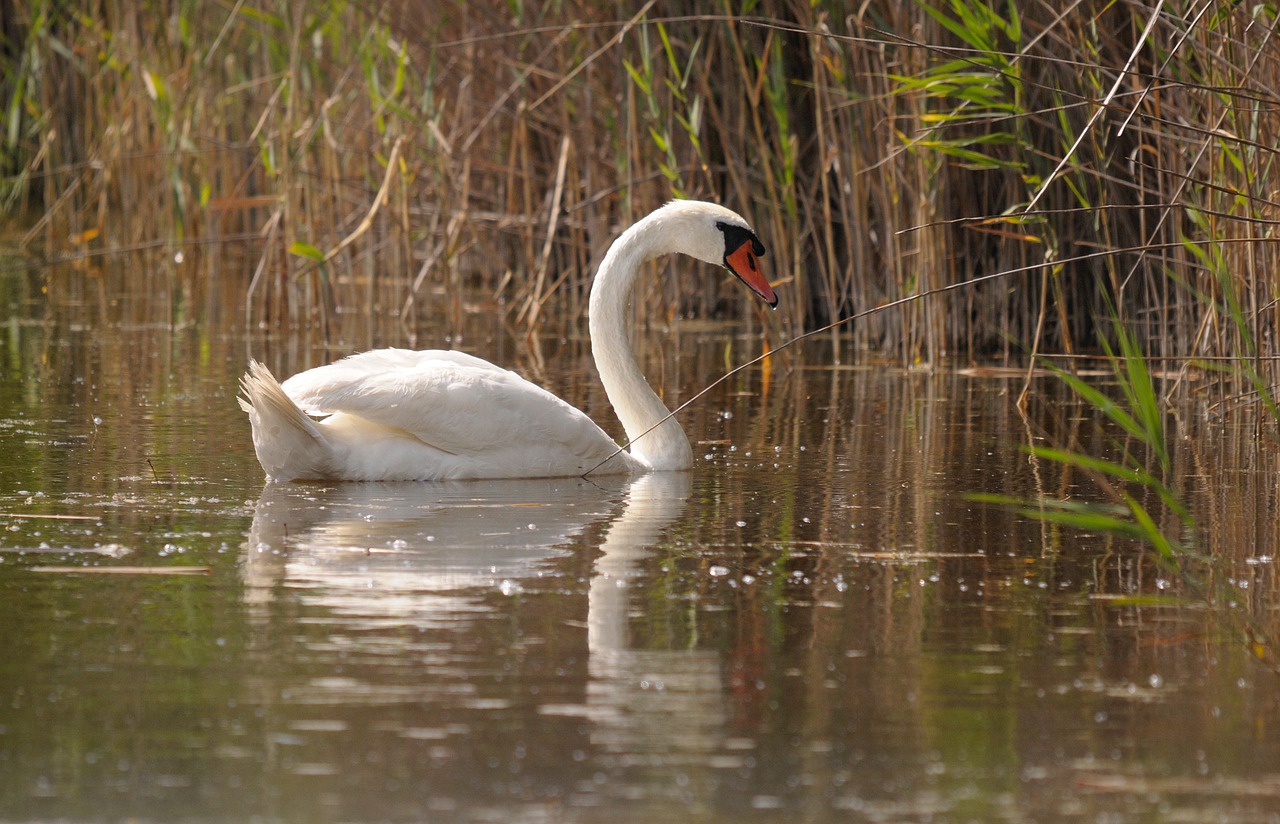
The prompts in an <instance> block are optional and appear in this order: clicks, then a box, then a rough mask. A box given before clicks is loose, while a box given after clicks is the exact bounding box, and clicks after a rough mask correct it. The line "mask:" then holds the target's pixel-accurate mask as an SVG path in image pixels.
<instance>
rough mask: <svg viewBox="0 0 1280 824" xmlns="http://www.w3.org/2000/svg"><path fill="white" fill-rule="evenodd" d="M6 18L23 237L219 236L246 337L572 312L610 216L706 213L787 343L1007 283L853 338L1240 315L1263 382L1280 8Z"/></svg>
mask: <svg viewBox="0 0 1280 824" xmlns="http://www.w3.org/2000/svg"><path fill="white" fill-rule="evenodd" d="M3 5H4V8H3V9H2V11H3V15H0V17H3V24H2V25H3V27H4V48H3V49H0V63H2V64H3V65H0V106H2V111H3V115H4V116H3V123H2V124H0V125H2V128H3V132H2V133H3V139H2V140H0V176H2V177H0V202H3V203H4V204H5V207H6V210H7V211H8V212H9V213H10V214H11V215H12V216H15V217H20V218H21V219H22V220H23V221H24V223H25V225H26V227H27V231H26V234H25V237H24V238H23V241H24V243H23V246H24V248H25V249H26V250H27V251H28V252H29V253H30V254H33V255H38V256H42V257H45V258H49V259H58V258H62V257H66V256H70V255H85V254H106V253H111V252H114V251H118V250H124V249H130V248H136V247H139V246H145V245H155V244H170V245H172V246H174V247H175V248H177V247H179V246H180V247H182V248H183V249H187V250H188V253H189V254H193V252H192V251H191V250H195V249H198V250H200V251H201V252H202V255H201V257H200V260H201V262H202V264H203V265H204V266H205V267H206V270H207V271H208V272H209V273H210V276H212V275H213V274H214V273H218V274H221V273H225V272H226V271H227V267H228V266H229V265H231V264H233V263H234V264H235V265H236V266H237V267H238V269H239V270H241V271H240V274H241V276H243V277H246V289H245V292H246V295H245V311H246V313H247V315H248V319H249V321H250V322H252V323H264V324H269V325H273V326H281V325H282V326H286V327H287V326H290V325H317V324H320V325H330V324H335V323H337V324H341V323H343V322H344V321H343V318H346V317H349V316H351V315H352V314H359V315H377V316H382V317H386V316H393V317H399V318H400V319H401V320H402V322H403V323H404V325H405V327H406V329H408V330H410V331H412V330H413V329H415V328H416V327H417V324H418V319H419V318H421V317H422V313H431V314H433V315H437V316H438V315H440V314H446V315H449V316H452V317H458V316H460V314H461V313H463V312H466V311H469V310H470V309H473V308H475V304H474V302H473V301H474V300H475V299H476V298H475V296H476V295H482V296H485V297H484V298H483V300H482V304H481V305H483V306H491V307H494V308H497V309H499V310H500V311H502V312H503V313H504V314H505V316H506V317H507V318H508V319H509V320H510V321H511V322H513V323H519V324H523V325H525V326H528V327H529V328H534V327H536V326H537V325H540V324H544V323H552V324H561V325H564V326H566V327H568V326H572V327H573V328H577V326H578V320H579V318H578V313H579V312H580V311H581V306H582V297H583V295H584V294H585V290H586V288H587V284H588V282H589V277H590V273H591V272H592V271H593V269H594V266H595V264H596V263H597V262H598V261H599V260H600V258H601V257H602V255H603V251H604V249H605V248H606V247H607V245H608V243H609V241H610V240H611V238H612V237H613V236H614V234H615V233H616V232H617V230H618V228H619V226H621V225H622V224H625V223H626V222H628V221H630V220H632V219H634V218H636V217H637V216H639V215H640V214H642V213H643V212H645V211H647V210H648V209H650V208H651V207H653V206H655V205H657V204H658V203H660V202H661V201H663V200H665V199H667V198H669V197H672V196H687V197H705V198H711V199H715V200H719V201H722V202H724V203H726V204H728V205H730V206H733V207H735V208H737V209H738V210H740V211H741V212H743V213H744V214H746V215H748V216H749V217H750V218H751V219H752V221H753V222H754V224H755V225H756V227H757V229H758V230H759V232H760V233H761V235H762V237H763V238H764V240H765V243H766V245H767V246H768V247H769V250H770V254H769V257H768V258H767V261H766V262H767V264H768V266H769V267H770V270H771V271H772V272H773V273H774V274H775V276H776V278H777V279H779V280H782V281H784V284H783V288H782V289H781V290H780V292H781V294H782V296H783V305H782V307H781V308H782V311H781V312H780V313H779V314H777V315H773V316H770V317H769V319H768V323H770V324H775V325H776V328H775V331H774V333H775V334H777V335H786V334H790V333H794V332H798V331H800V330H802V329H807V328H813V327H814V326H816V325H818V324H821V323H824V322H829V321H831V320H834V319H837V318H840V317H843V316H846V315H849V314H851V313H854V312H859V311H864V310H867V309H869V308H873V307H875V306H877V305H880V304H882V303H886V302H888V301H891V300H895V299H899V298H901V297H903V296H906V295H911V294H916V293H919V292H923V291H927V290H930V289H936V288H938V287H941V286H946V285H950V284H955V283H960V282H963V281H965V280H968V279H969V278H971V277H973V276H975V275H979V274H990V273H991V272H999V271H1007V272H1009V273H1010V274H1009V276H1008V277H1006V278H1001V279H995V280H991V281H987V282H985V283H984V284H983V285H981V286H976V287H974V288H971V289H963V290H957V291H954V292H950V293H947V294H946V295H940V296H937V297H934V298H931V299H929V300H927V301H919V302H916V303H913V304H911V305H909V306H908V307H907V308H905V309H895V310H894V311H891V312H884V313H880V314H877V315H873V316H871V317H869V318H866V319H864V320H862V321H860V322H859V323H858V324H856V325H855V326H854V327H853V328H852V329H850V330H849V334H848V335H847V336H846V338H845V339H846V340H848V341H850V342H851V343H852V344H853V345H854V346H855V347H857V348H860V349H875V350H878V351H882V352H885V353H888V354H890V355H891V356H893V357H896V358H898V359H899V360H901V361H903V362H911V363H914V362H938V361H941V360H943V359H946V358H980V359H987V358H992V357H995V358H1005V359H1011V360H1022V359H1023V358H1025V356H1026V355H1028V354H1029V353H1033V352H1034V353H1052V354H1062V355H1073V354H1078V353H1081V352H1086V351H1090V350H1093V349H1095V348H1096V346H1097V342H1098V340H1099V335H1098V330H1097V329H1096V328H1095V326H1094V320H1093V319H1094V318H1095V317H1097V316H1099V314H1100V313H1101V312H1102V309H1103V307H1104V306H1105V305H1107V304H1111V305H1114V306H1115V307H1116V310H1117V312H1118V314H1119V316H1120V318H1121V319H1122V320H1123V321H1124V322H1126V323H1127V324H1130V325H1131V328H1133V329H1135V330H1136V331H1137V333H1138V337H1139V342H1140V343H1141V344H1142V345H1143V347H1144V349H1145V350H1146V351H1147V353H1148V355H1149V356H1150V357H1153V358H1177V359H1183V360H1184V361H1185V360H1187V359H1190V358H1192V357H1198V358H1202V359H1206V360H1205V361H1204V362H1205V363H1212V362H1213V361H1212V360H1211V359H1213V358H1218V357H1224V356H1231V355H1234V354H1236V353H1238V352H1239V351H1241V347H1243V346H1245V344H1246V341H1245V339H1244V338H1243V337H1242V336H1243V335H1246V334H1247V337H1248V341H1249V344H1248V345H1250V346H1252V347H1254V348H1253V350H1251V351H1253V352H1254V354H1255V358H1254V368H1255V370H1256V372H1257V380H1256V381H1255V383H1257V385H1259V386H1265V385H1269V384H1270V383H1271V382H1272V381H1273V380H1274V378H1273V375H1272V371H1271V370H1270V368H1269V363H1270V361H1269V360H1267V359H1268V358H1269V357H1271V356H1272V355H1274V354H1276V352H1275V350H1276V334H1275V326H1276V320H1277V317H1276V315H1277V311H1278V308H1277V305H1276V302H1275V300H1274V298H1275V291H1276V290H1275V285H1274V282H1273V279H1272V278H1271V276H1270V273H1271V272H1273V271H1277V270H1280V267H1277V264H1278V263H1280V246H1278V245H1277V244H1276V243H1275V242H1274V240H1273V235H1274V229H1275V225H1276V219H1277V216H1276V211H1277V208H1276V206H1277V201H1276V197H1275V194H1274V193H1275V191H1276V188H1277V187H1276V181H1277V175H1276V171H1275V158H1276V146H1277V144H1278V142H1280V129H1278V128H1277V126H1278V125H1280V106H1277V102H1278V101H1277V93H1276V91H1275V90H1276V89H1277V88H1280V49H1277V48H1276V44H1275V42H1274V32H1275V26H1276V8H1275V6H1274V5H1273V4H1266V3H1261V4H1256V3H1255V4H1207V5H1206V4H1193V3H1189V2H1165V3H1153V2H1131V3H1124V4H1119V3H1083V4H1074V5H1069V6H1067V7H1066V8H1065V9H1062V8H1060V7H1059V6H1057V5H1055V4H1048V3H1036V4H1020V3H1013V2H997V0H987V1H986V2H983V1H982V0H948V2H946V3H942V4H930V3H915V2H898V1H896V0H894V1H891V0H874V1H873V2H869V3H860V4H846V3H837V2H815V3H798V2H796V3H789V2H758V3H746V4H731V3H727V2H726V3H721V4H717V5H714V6H712V5H708V4H704V3H691V2H657V0H654V2H649V3H646V4H644V5H637V4H628V3H610V4H596V3H587V2H581V1H580V2H572V0H571V1H570V2H565V3H555V4H531V3H522V2H519V0H515V1H514V2H505V3H501V2H480V3H474V2H461V0H456V2H441V3H428V4H421V3H410V2H407V0H385V2H381V3H365V4H355V3H349V2H343V1H342V0H317V2H312V3H286V2H283V0H244V1H243V2H228V3H222V4H207V3H199V2H195V0H148V1H147V2H143V3H138V4H134V3H122V2H119V0H102V2H100V3H97V4H92V5H90V6H88V7H86V8H84V9H81V8H73V7H72V6H69V5H68V4H64V3H58V2H54V0H36V1H35V2H32V3H25V4H17V3H12V2H8V3H4V4H3ZM250 276H251V277H250ZM643 288H644V289H645V290H646V292H645V294H643V295H642V296H641V298H642V300H641V302H643V303H644V304H645V305H647V306H649V307H655V306H656V307H658V311H657V312H656V313H655V315H656V317H658V318H660V319H668V318H673V317H676V316H686V317H733V316H736V315H739V314H742V313H747V317H748V318H754V317H757V312H758V310H757V309H756V308H755V307H750V306H748V305H746V304H745V303H744V302H743V301H741V300H740V299H738V296H737V295H736V294H735V293H734V292H733V291H732V290H731V287H730V285H729V284H727V283H723V282H712V283H707V282H705V281H684V280H678V279H675V278H663V279H654V280H652V281H649V282H646V285H645V286H644V287H643ZM1229 295H1233V296H1235V297H1233V298H1229V297H1228V296H1229ZM1198 296H1207V297H1208V298H1209V300H1207V301H1204V300H1199V299H1197V297H1198ZM468 301H472V303H468ZM1231 306H1234V307H1235V309H1236V310H1238V316H1236V315H1230V314H1227V315H1224V314H1223V310H1224V309H1229V308H1230V307H1231ZM759 317H761V318H763V317H764V316H763V315H760V316H759Z"/></svg>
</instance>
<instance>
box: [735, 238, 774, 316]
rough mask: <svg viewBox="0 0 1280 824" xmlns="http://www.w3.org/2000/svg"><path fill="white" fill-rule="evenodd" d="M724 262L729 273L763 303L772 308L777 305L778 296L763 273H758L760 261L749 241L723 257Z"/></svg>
mask: <svg viewBox="0 0 1280 824" xmlns="http://www.w3.org/2000/svg"><path fill="white" fill-rule="evenodd" d="M724 262H725V265H726V266H728V267H729V271H731V272H733V273H734V274H735V275H737V276H738V279H739V280H741V281H742V282H743V283H745V284H747V287H748V288H750V289H751V291H752V292H755V293H756V294H757V295H759V296H760V297H761V298H763V299H764V302H765V303H767V304H769V305H770V306H774V307H776V306H777V305H778V295H777V294H776V293H775V292H774V291H773V287H772V286H770V285H769V281H768V279H767V278H765V276H764V272H762V271H760V260H759V259H758V258H757V257H756V253H755V250H754V249H752V248H751V241H749V240H748V241H747V242H746V243H744V244H742V245H741V246H739V247H738V248H737V249H735V250H734V251H732V252H730V253H729V254H727V255H725V256H724Z"/></svg>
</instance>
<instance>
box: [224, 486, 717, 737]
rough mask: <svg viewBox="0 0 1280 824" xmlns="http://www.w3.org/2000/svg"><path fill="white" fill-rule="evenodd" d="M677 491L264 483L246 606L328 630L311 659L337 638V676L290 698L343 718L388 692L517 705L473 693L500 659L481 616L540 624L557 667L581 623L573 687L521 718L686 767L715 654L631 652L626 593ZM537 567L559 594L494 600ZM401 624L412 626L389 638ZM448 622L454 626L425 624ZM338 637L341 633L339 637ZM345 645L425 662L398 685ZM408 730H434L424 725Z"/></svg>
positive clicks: (634, 591) (254, 613) (523, 631)
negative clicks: (574, 725)
mask: <svg viewBox="0 0 1280 824" xmlns="http://www.w3.org/2000/svg"><path fill="white" fill-rule="evenodd" d="M689 494H690V477H689V474H688V473H655V474H650V475H644V476H641V477H639V478H635V479H627V478H622V477H618V478H615V479H611V480H609V479H606V480H603V481H601V482H596V481H584V480H580V479H558V480H514V481H474V482H453V483H435V484H424V483H391V484H349V485H348V484H343V485H337V486H300V485H268V486H267V487H266V489H265V490H264V491H263V493H262V497H261V498H260V500H259V501H258V504H257V510H256V512H255V515H254V520H253V526H252V529H251V532H250V535H249V541H248V543H247V546H246V552H245V557H244V564H243V577H244V582H245V585H246V600H247V602H248V603H249V605H250V615H251V619H252V620H253V621H254V622H255V623H257V624H259V625H262V624H268V623H270V622H271V621H272V620H273V616H274V615H276V613H277V610H273V609H270V608H269V607H271V605H272V604H274V603H275V602H277V601H282V600H283V601H288V602H291V603H296V604H298V605H300V606H301V607H303V608H304V612H305V620H306V621H307V622H308V623H311V624H315V623H325V624H328V625H329V628H330V629H329V635H328V637H327V638H326V639H324V640H323V641H321V639H317V642H316V644H314V645H313V646H311V647H310V653H309V655H308V658H311V659H312V660H314V658H313V657H312V656H314V655H315V654H318V653H320V654H322V653H323V652H324V650H325V649H328V648H333V647H335V646H341V649H342V650H343V651H344V653H343V654H344V656H348V657H346V658H345V659H344V662H345V666H344V667H343V671H344V675H343V677H341V678H333V677H323V678H311V679H309V680H307V683H305V684H298V683H296V681H295V683H292V684H290V685H289V690H288V693H289V695H290V696H291V698H290V700H291V701H292V702H294V703H306V704H311V705H315V704H326V705H330V706H335V705H353V707H352V709H351V710H350V711H352V712H354V711H355V709H354V707H355V706H360V705H363V706H370V705H374V704H386V703H389V702H390V703H400V704H404V703H411V704H416V705H417V706H419V707H421V708H422V710H423V712H425V713H428V714H430V713H431V712H432V711H431V710H430V707H431V706H441V705H446V706H447V705H450V704H452V705H454V706H461V707H463V708H464V709H483V708H486V707H488V708H498V709H500V710H501V711H502V712H508V713H510V712H515V711H517V710H516V709H515V706H514V705H522V704H523V703H524V702H522V701H515V702H513V701H511V700H500V701H496V702H495V701H494V700H493V699H492V698H490V697H487V695H486V693H487V692H490V691H489V690H484V689H483V687H481V688H479V690H480V691H479V692H477V689H478V688H477V686H476V681H475V675H476V674H477V673H478V674H480V675H481V677H482V680H483V676H484V674H485V673H487V672H494V671H502V669H503V667H504V666H507V665H508V664H509V663H510V662H509V661H508V660H507V659H506V658H505V657H504V656H506V655H508V654H509V649H508V650H503V649H500V648H499V647H500V646H501V644H500V643H498V644H495V643H494V642H493V641H492V635H493V633H492V631H490V630H486V628H485V626H486V625H485V620H486V619H494V618H495V617H497V618H498V619H499V620H500V621H501V622H503V623H504V625H509V622H517V629H516V631H515V632H514V636H515V637H518V638H525V639H527V638H531V637H538V636H539V635H540V634H541V635H542V637H544V638H545V643H548V644H551V645H553V646H555V647H556V648H557V649H558V650H561V651H562V652H561V653H559V654H560V655H562V656H564V657H565V658H567V659H569V660H572V659H579V660H580V658H581V653H580V652H575V651H574V649H573V647H574V646H575V645H577V644H581V643H582V641H581V639H582V635H581V634H578V633H581V632H582V627H583V625H584V624H585V629H586V633H585V635H586V638H585V641H586V644H585V646H586V650H585V653H586V663H587V666H586V668H585V672H583V670H581V669H573V670H572V671H575V672H578V673H581V674H580V675H579V676H577V677H578V678H579V679H581V678H583V677H585V679H586V682H585V683H581V681H579V682H578V683H567V682H565V681H564V678H563V677H560V679H559V680H558V681H556V683H550V682H547V683H542V684H541V687H542V694H543V696H544V697H543V698H540V699H539V700H538V701H537V702H535V703H534V704H533V705H528V706H527V710H528V711H531V712H532V713H534V715H532V716H531V717H527V718H526V720H527V721H529V722H530V724H533V725H537V724H538V722H537V721H536V718H539V717H540V718H543V719H545V720H546V722H548V724H543V725H542V726H545V727H546V728H547V729H548V730H552V729H555V728H557V725H556V724H550V723H549V722H551V720H552V719H553V718H555V717H558V716H559V717H563V716H570V717H577V718H585V719H589V720H590V721H591V722H592V723H591V724H590V725H589V729H587V730H584V731H583V732H586V733H587V734H588V735H589V738H590V741H591V742H592V744H593V745H594V746H596V747H598V748H600V749H601V750H602V751H604V752H606V753H615V754H618V755H619V756H621V757H623V758H624V760H625V758H626V757H629V756H630V755H632V754H651V753H652V754H662V755H663V757H665V758H667V759H668V760H684V759H689V760H691V761H692V760H694V759H697V758H699V757H702V755H703V754H705V753H706V752H707V751H709V750H712V749H714V748H715V746H716V745H717V744H718V738H719V735H720V731H721V730H722V729H723V724H724V709H723V700H722V698H723V685H722V680H721V673H720V666H719V659H718V656H717V655H716V653H714V652H712V651H706V650H696V649H679V650H663V649H638V648H633V647H634V645H633V644H632V643H631V641H630V640H629V632H628V631H629V628H630V625H631V622H632V620H633V618H634V617H635V615H636V611H637V610H639V609H642V608H643V607H644V599H643V598H642V597H641V592H642V587H641V586H637V584H641V583H643V581H644V578H643V573H644V571H643V568H642V562H643V561H644V559H646V558H647V557H648V556H649V555H650V553H651V552H652V551H653V547H654V546H655V545H656V544H657V543H658V542H659V541H660V540H661V539H662V536H663V533H664V531H665V530H666V529H668V528H669V527H670V526H671V524H672V523H673V522H674V521H676V519H678V518H679V517H680V515H681V514H682V513H683V511H684V509H685V506H686V503H687V501H688V498H689ZM597 536H601V537H597ZM596 540H598V541H599V544H598V548H599V554H598V555H597V556H596V557H595V559H594V564H593V569H592V572H591V574H590V580H589V582H588V584H587V588H586V603H585V605H582V601H581V598H582V596H581V594H580V593H581V592H582V590H581V588H580V587H581V583H580V582H581V579H579V578H576V577H572V576H571V574H570V575H566V573H565V571H564V567H565V566H566V565H570V568H571V564H572V563H573V557H572V556H573V555H574V554H575V553H577V552H581V551H582V549H581V547H582V546H583V545H584V544H586V545H588V546H589V545H590V544H591V543H593V542H594V541H596ZM558 561H563V563H557V562H558ZM543 574H550V575H555V576H559V577H558V578H557V579H556V580H557V583H558V584H559V585H560V588H559V589H557V590H556V591H554V592H550V593H548V592H541V593H540V596H539V601H538V604H537V605H530V604H525V605H523V606H519V607H512V608H511V609H510V610H507V609H506V607H504V606H503V604H506V603H507V601H505V600H504V599H498V600H497V601H495V599H494V595H495V590H500V591H503V592H510V591H511V590H517V591H518V590H519V589H520V588H521V586H522V582H525V583H528V581H529V580H530V579H531V578H533V577H535V576H538V575H543ZM565 584H567V585H568V586H567V587H566V586H564V585H565ZM544 589H545V588H544ZM575 600H576V603H577V605H576V606H575V605H574V602H575ZM583 606H585V609H583ZM565 607H570V610H569V615H568V617H567V618H566V617H565V616H564V613H565V612H566V609H565ZM657 608H662V607H661V606H659V607H657ZM584 612H585V615H584V614H583V613H584ZM574 613H576V616H575V615H574ZM545 614H550V615H552V616H553V618H552V619H551V620H550V621H548V620H547V618H546V617H545ZM554 616H559V617H554ZM405 627H416V628H417V629H418V630H419V632H418V633H417V634H413V633H410V634H405V633H403V632H400V631H399V630H400V629H401V628H405ZM446 627H447V628H449V629H451V630H455V631H458V632H461V633H462V634H461V635H459V634H455V633H454V632H451V633H448V634H445V635H441V634H440V633H439V632H435V630H438V629H440V628H446ZM335 636H342V637H341V639H340V640H341V643H340V644H338V645H335V644H334V642H333V638H334V637H335ZM508 643H509V642H508ZM578 649H581V647H578ZM477 650H479V655H477ZM357 652H363V653H365V654H366V657H364V658H363V659H362V660H363V661H364V662H366V663H368V662H371V661H374V660H375V659H374V658H373V657H370V656H376V660H377V661H379V662H382V663H381V664H379V666H384V667H389V666H397V664H394V663H393V662H397V661H398V662H406V661H410V662H416V663H414V664H407V665H406V664H403V663H402V664H399V665H398V666H417V667H422V666H426V669H418V670H416V671H415V676H414V677H413V678H410V679H406V678H405V677H404V672H403V671H399V672H398V673H397V672H394V671H389V670H387V669H378V668H377V667H375V666H368V667H366V668H365V669H363V670H361V669H359V668H357V667H356V666H354V664H355V663H356V661H355V660H354V659H352V658H351V657H350V655H352V654H354V653H357ZM463 652H465V654H463ZM553 669H554V668H553ZM280 676H281V677H283V678H286V679H289V678H291V677H292V678H295V679H296V677H297V674H295V675H294V676H290V675H289V674H288V673H287V672H285V671H282V672H281V673H280ZM304 680H305V679H304ZM504 689H505V688H504ZM508 694H509V693H508ZM499 715H501V713H500V712H499V713H495V712H488V713H482V714H481V715H480V716H478V717H475V718H472V719H471V721H470V724H471V728H472V729H473V730H474V728H475V727H477V726H480V725H485V724H490V723H492V724H495V725H500V724H502V723H504V721H503V719H502V718H500V717H498V716H499ZM412 723H413V724H416V725H419V726H420V727H422V728H428V729H435V728H436V727H435V726H434V722H433V721H432V720H431V719H430V718H425V717H424V718H416V719H414V720H413V721H412ZM506 723H510V719H509V718H508V719H507V720H506ZM547 734H548V735H550V734H551V733H550V732H548V733H547Z"/></svg>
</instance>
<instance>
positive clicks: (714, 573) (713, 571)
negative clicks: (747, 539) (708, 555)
mask: <svg viewBox="0 0 1280 824" xmlns="http://www.w3.org/2000/svg"><path fill="white" fill-rule="evenodd" d="M707 574H708V575H710V576H711V577H712V578H723V577H724V576H726V575H728V574H729V568H728V567H723V566H720V565H719V564H716V565H715V566H713V567H711V568H710V569H708V570H707Z"/></svg>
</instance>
